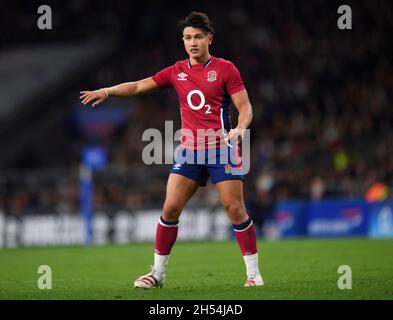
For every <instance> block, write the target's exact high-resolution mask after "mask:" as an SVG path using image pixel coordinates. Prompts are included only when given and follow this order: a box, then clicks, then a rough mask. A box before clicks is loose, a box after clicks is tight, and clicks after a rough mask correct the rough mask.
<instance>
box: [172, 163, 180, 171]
mask: <svg viewBox="0 0 393 320" xmlns="http://www.w3.org/2000/svg"><path fill="white" fill-rule="evenodd" d="M180 167H181V163H176V164H175V165H174V166H173V170H180Z"/></svg>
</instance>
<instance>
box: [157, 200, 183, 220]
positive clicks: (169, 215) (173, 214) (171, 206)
mask: <svg viewBox="0 0 393 320" xmlns="http://www.w3.org/2000/svg"><path fill="white" fill-rule="evenodd" d="M181 211H182V208H181V207H180V206H179V205H178V204H177V203H167V202H165V204H164V208H163V210H162V216H163V218H164V219H165V220H168V221H174V220H177V219H178V218H179V216H180V213H181Z"/></svg>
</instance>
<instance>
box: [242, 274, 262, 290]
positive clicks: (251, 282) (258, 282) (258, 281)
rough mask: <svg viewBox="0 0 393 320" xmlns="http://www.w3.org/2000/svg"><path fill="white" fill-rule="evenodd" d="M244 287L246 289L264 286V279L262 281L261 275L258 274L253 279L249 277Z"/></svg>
mask: <svg viewBox="0 0 393 320" xmlns="http://www.w3.org/2000/svg"><path fill="white" fill-rule="evenodd" d="M244 286H245V287H257V286H263V279H262V276H261V274H260V273H257V274H255V275H254V276H252V277H248V278H247V280H246V283H245V284H244Z"/></svg>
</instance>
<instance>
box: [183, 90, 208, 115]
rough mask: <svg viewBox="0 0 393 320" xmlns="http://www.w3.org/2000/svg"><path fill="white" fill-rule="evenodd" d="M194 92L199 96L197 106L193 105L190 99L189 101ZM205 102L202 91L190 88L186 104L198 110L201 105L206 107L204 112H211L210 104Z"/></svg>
mask: <svg viewBox="0 0 393 320" xmlns="http://www.w3.org/2000/svg"><path fill="white" fill-rule="evenodd" d="M194 94H197V95H198V96H199V98H200V99H201V102H200V103H199V105H197V106H195V105H194V104H193V103H192V101H191V99H192V96H193V95H194ZM205 102H206V99H205V96H204V94H203V92H202V91H200V90H191V91H190V92H189V93H188V94H187V103H188V106H189V107H190V108H191V109H192V110H195V111H198V110H201V109H202V108H203V107H206V111H205V113H206V114H209V113H212V112H211V110H210V109H211V106H210V104H205Z"/></svg>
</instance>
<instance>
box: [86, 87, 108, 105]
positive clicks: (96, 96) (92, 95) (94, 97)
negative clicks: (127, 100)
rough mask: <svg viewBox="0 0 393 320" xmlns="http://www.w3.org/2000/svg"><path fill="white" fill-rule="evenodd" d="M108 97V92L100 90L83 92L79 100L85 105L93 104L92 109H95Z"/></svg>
mask: <svg viewBox="0 0 393 320" xmlns="http://www.w3.org/2000/svg"><path fill="white" fill-rule="evenodd" d="M108 97H109V94H108V91H106V90H105V89H99V90H94V91H81V92H80V97H79V99H80V100H82V104H83V105H86V104H88V103H90V102H93V104H92V107H93V108H94V107H96V106H98V105H99V104H100V103H102V102H104V101H105V100H106V99H108Z"/></svg>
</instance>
